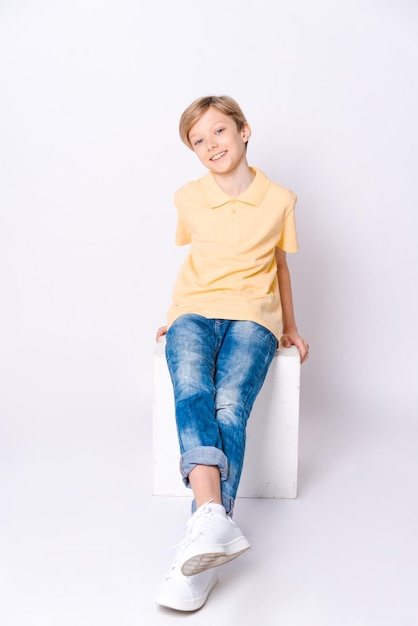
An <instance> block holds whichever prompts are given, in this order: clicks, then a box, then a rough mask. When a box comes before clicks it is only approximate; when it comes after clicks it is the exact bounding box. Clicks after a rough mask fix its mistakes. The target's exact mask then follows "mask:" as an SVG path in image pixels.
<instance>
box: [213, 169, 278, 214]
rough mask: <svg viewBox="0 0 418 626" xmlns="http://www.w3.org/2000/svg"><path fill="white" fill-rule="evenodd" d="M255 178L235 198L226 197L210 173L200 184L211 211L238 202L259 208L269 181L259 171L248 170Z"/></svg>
mask: <svg viewBox="0 0 418 626" xmlns="http://www.w3.org/2000/svg"><path fill="white" fill-rule="evenodd" d="M250 169H251V171H252V172H254V174H255V176H254V179H253V181H252V183H251V185H250V186H249V187H248V188H247V189H246V190H245V191H244V192H243V193H242V194H241V195H240V196H238V197H237V198H233V197H231V196H228V194H226V193H225V192H224V191H223V190H222V189H221V188H220V187H219V185H218V183H217V182H216V180H215V177H214V175H213V174H212V172H208V173H207V174H206V175H205V176H204V177H203V178H202V184H203V187H204V190H205V193H206V197H207V200H208V204H209V206H210V207H211V208H212V209H216V208H217V207H220V206H222V205H224V204H227V203H228V202H233V201H235V200H238V201H239V202H244V203H245V204H250V205H252V206H259V205H260V204H261V202H262V200H263V198H264V196H265V195H266V193H267V190H268V188H269V186H270V180H269V179H268V178H267V176H266V175H265V174H263V172H262V171H261V170H259V169H258V168H256V167H251V168H250Z"/></svg>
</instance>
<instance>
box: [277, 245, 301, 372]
mask: <svg viewBox="0 0 418 626" xmlns="http://www.w3.org/2000/svg"><path fill="white" fill-rule="evenodd" d="M276 264H277V280H278V282H279V291H280V301H281V303H282V314H283V336H282V337H281V339H280V343H281V344H282V345H283V346H284V347H285V348H290V346H292V345H294V346H296V347H297V348H298V350H299V352H300V361H301V363H303V362H304V361H306V359H307V358H308V355H309V345H308V343H307V341H305V339H303V338H302V337H300V336H299V334H298V329H297V326H296V320H295V314H294V310H293V298H292V285H291V281H290V272H289V268H288V266H287V261H286V252H284V250H282V249H281V248H276Z"/></svg>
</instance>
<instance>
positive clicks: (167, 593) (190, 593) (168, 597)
mask: <svg viewBox="0 0 418 626" xmlns="http://www.w3.org/2000/svg"><path fill="white" fill-rule="evenodd" d="M217 582H218V575H217V573H216V571H215V570H213V569H212V570H209V571H207V572H202V573H201V574H196V576H183V574H182V573H181V570H180V568H179V566H178V564H177V563H174V565H173V567H172V568H171V570H170V571H169V572H168V574H167V577H166V579H165V580H164V581H163V583H162V585H161V588H160V591H159V593H158V595H157V597H156V598H155V601H156V602H157V604H161V605H162V606H166V607H168V608H170V609H176V610H177V611H196V610H197V609H200V608H201V607H202V606H203V605H204V604H205V602H206V600H207V599H208V596H209V594H210V592H211V591H212V589H213V588H214V586H215V585H216V583H217Z"/></svg>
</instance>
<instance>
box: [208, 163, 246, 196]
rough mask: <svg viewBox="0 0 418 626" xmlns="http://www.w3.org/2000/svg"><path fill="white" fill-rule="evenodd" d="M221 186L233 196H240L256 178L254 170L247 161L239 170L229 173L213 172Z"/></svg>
mask: <svg viewBox="0 0 418 626" xmlns="http://www.w3.org/2000/svg"><path fill="white" fill-rule="evenodd" d="M213 175H214V178H215V180H216V182H217V183H218V185H219V187H220V188H221V189H222V191H224V192H225V193H226V194H227V195H228V196H230V197H231V198H237V197H238V196H240V195H241V194H242V193H244V191H245V190H246V189H248V187H249V186H250V185H251V183H252V182H253V180H254V176H255V175H254V172H252V171H251V170H250V168H249V167H248V164H247V163H245V165H244V166H243V167H241V168H240V169H239V170H234V171H233V172H230V173H227V174H215V173H214V174H213Z"/></svg>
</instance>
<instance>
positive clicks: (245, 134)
mask: <svg viewBox="0 0 418 626" xmlns="http://www.w3.org/2000/svg"><path fill="white" fill-rule="evenodd" d="M241 136H242V140H243V142H244V143H247V141H248V140H249V138H250V137H251V127H250V125H249V124H247V122H245V124H244V126H243V127H242V128H241Z"/></svg>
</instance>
